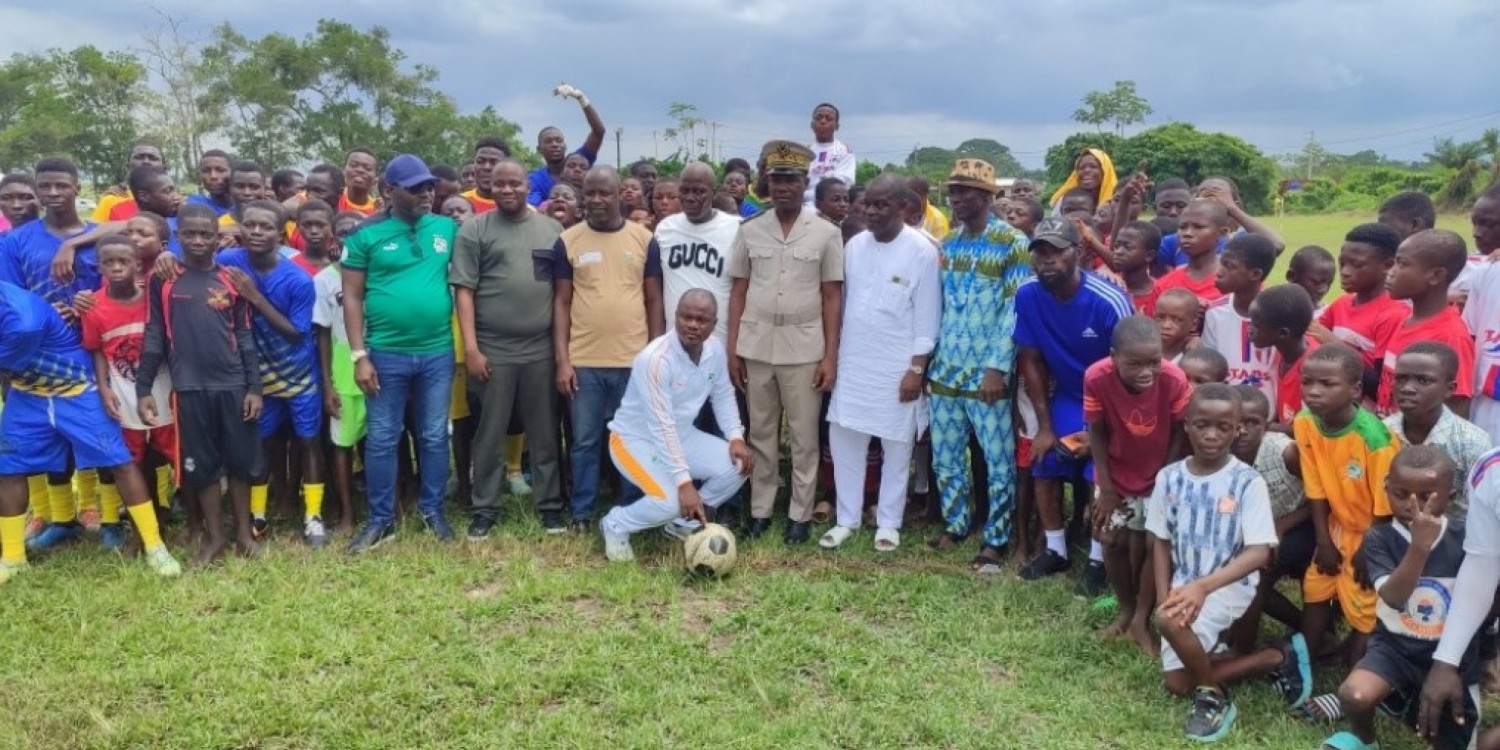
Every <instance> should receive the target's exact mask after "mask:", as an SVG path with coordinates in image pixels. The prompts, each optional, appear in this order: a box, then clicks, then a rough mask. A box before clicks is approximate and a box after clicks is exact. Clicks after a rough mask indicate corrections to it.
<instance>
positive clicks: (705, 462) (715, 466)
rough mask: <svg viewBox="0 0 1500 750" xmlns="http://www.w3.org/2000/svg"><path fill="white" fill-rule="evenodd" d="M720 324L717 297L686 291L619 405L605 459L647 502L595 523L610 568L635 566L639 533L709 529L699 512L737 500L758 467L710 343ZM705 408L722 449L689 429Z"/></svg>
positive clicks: (724, 367)
mask: <svg viewBox="0 0 1500 750" xmlns="http://www.w3.org/2000/svg"><path fill="white" fill-rule="evenodd" d="M717 321H718V303H717V302H715V300H714V295H713V294H712V293H711V292H709V291H707V290H705V289H692V290H689V291H688V292H686V293H685V294H683V295H682V298H681V299H680V300H678V303H677V314H676V316H675V317H674V320H673V323H674V325H673V328H672V330H670V331H667V333H666V335H664V336H659V337H657V339H656V340H655V341H652V342H651V343H649V344H647V345H646V348H645V349H642V350H641V353H640V354H638V355H636V358H635V361H634V362H633V363H632V364H631V367H630V382H629V384H627V385H626V387H625V396H624V397H623V398H622V399H621V401H620V408H619V409H618V410H616V411H615V418H614V421H612V422H610V423H609V455H610V458H611V459H613V460H614V462H615V467H616V468H618V469H619V470H620V475H621V476H623V477H625V479H626V480H628V481H630V482H631V483H633V484H635V486H637V487H639V488H640V489H641V492H643V493H644V494H645V497H643V498H641V499H640V500H637V501H636V502H634V503H631V504H630V505H622V506H617V507H616V508H615V509H614V510H611V511H610V512H609V515H606V516H605V517H604V520H603V521H602V522H600V524H599V532H600V534H602V535H603V536H604V555H605V557H608V558H609V559H610V560H612V561H615V562H625V561H629V560H633V559H635V554H634V552H632V551H631V549H630V535H631V534H634V533H636V532H638V531H645V530H646V529H652V528H656V527H658V526H663V525H665V524H667V523H669V522H672V521H674V519H677V521H676V522H675V523H674V524H673V525H672V527H670V530H676V531H678V535H680V534H684V533H686V532H687V531H689V530H690V529H692V528H695V527H696V526H697V525H698V524H700V523H706V522H707V521H708V516H707V514H706V513H705V512H704V510H703V508H704V506H707V507H709V508H717V507H719V505H720V504H721V503H723V502H724V501H725V500H728V499H729V498H731V497H733V496H734V494H735V493H736V492H738V491H739V489H740V485H742V484H744V483H745V478H746V477H748V476H749V475H750V470H751V468H752V467H753V466H754V460H753V459H752V458H751V455H750V448H749V447H747V446H746V445H745V439H744V430H743V428H742V427H741V426H740V413H739V408H738V407H736V406H735V403H734V387H733V386H732V385H730V384H729V366H728V360H727V357H726V356H725V354H724V344H722V343H721V342H720V341H719V340H718V339H716V338H714V337H713V333H714V326H715V324H716V323H717ZM706 402H707V403H711V404H712V405H713V412H714V419H716V420H718V423H719V425H720V426H721V427H723V429H724V434H725V435H726V436H727V437H728V438H729V439H728V441H727V442H726V441H725V440H724V439H723V438H718V437H714V436H713V435H710V434H708V433H706V432H703V431H701V430H699V429H697V428H696V427H694V426H693V421H694V420H695V419H697V417H698V413H699V412H700V411H702V410H703V404H704V403H706ZM694 480H697V481H701V482H702V483H703V486H702V488H701V489H699V488H697V487H695V486H694V484H693V482H694Z"/></svg>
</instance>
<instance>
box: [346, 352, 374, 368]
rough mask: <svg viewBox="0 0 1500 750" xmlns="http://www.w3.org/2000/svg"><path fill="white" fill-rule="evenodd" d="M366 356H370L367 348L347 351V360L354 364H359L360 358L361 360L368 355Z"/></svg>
mask: <svg viewBox="0 0 1500 750" xmlns="http://www.w3.org/2000/svg"><path fill="white" fill-rule="evenodd" d="M368 356H370V352H369V350H367V349H355V350H354V351H352V352H349V361H350V362H353V363H354V364H356V365H357V364H359V361H360V360H362V359H364V358H365V357H368Z"/></svg>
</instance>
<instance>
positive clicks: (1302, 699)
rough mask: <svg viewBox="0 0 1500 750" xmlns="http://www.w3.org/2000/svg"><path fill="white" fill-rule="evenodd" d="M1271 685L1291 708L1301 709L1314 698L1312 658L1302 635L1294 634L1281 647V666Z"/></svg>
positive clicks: (1273, 675)
mask: <svg viewBox="0 0 1500 750" xmlns="http://www.w3.org/2000/svg"><path fill="white" fill-rule="evenodd" d="M1271 684H1273V685H1275V686H1276V691H1277V692H1279V693H1281V698H1282V700H1284V701H1286V704H1287V706H1289V707H1291V708H1299V707H1301V706H1302V704H1304V703H1306V702H1307V699H1308V698H1311V697H1312V658H1311V657H1310V656H1309V655H1308V653H1307V639H1306V638H1303V637H1302V634H1301V633H1293V634H1292V638H1291V640H1290V641H1288V642H1287V644H1286V645H1285V646H1282V647H1281V666H1279V667H1277V668H1276V671H1275V672H1274V673H1273V674H1272V675H1271Z"/></svg>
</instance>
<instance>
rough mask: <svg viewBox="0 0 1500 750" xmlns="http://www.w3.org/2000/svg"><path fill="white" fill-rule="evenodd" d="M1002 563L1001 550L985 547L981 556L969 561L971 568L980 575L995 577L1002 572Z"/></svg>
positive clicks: (981, 550) (981, 551)
mask: <svg viewBox="0 0 1500 750" xmlns="http://www.w3.org/2000/svg"><path fill="white" fill-rule="evenodd" d="M1002 563H1003V560H1002V558H1001V555H1000V550H999V549H997V548H995V547H991V546H989V545H985V546H984V547H982V548H980V550H979V554H977V555H975V556H974V559H973V560H970V561H969V568H970V569H971V570H973V571H974V572H975V573H978V574H980V575H994V574H995V573H999V572H1000V566H1001V564H1002Z"/></svg>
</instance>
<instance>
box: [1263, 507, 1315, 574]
mask: <svg viewBox="0 0 1500 750" xmlns="http://www.w3.org/2000/svg"><path fill="white" fill-rule="evenodd" d="M1317 548H1318V537H1317V533H1316V532H1314V531H1313V523H1312V521H1311V520H1308V521H1304V522H1302V523H1301V524H1299V525H1297V526H1293V527H1292V528H1291V529H1288V530H1287V532H1286V534H1284V535H1283V536H1282V537H1281V540H1280V541H1279V542H1278V543H1277V545H1276V564H1275V566H1273V567H1272V568H1271V582H1272V583H1275V582H1277V581H1280V580H1281V579H1283V578H1294V579H1296V580H1298V581H1301V580H1302V574H1304V573H1306V572H1307V569H1308V567H1310V566H1311V565H1312V561H1313V552H1314V551H1316V550H1317Z"/></svg>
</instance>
